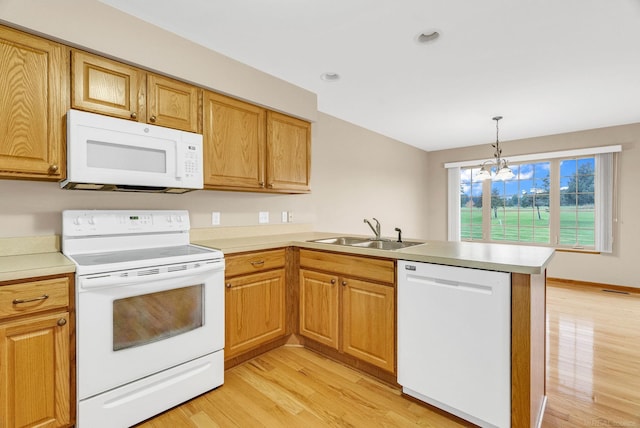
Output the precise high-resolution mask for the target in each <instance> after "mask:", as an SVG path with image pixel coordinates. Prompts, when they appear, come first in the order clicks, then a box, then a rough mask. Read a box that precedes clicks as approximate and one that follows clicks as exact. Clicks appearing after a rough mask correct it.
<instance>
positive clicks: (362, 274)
mask: <svg viewBox="0 0 640 428" xmlns="http://www.w3.org/2000/svg"><path fill="white" fill-rule="evenodd" d="M300 266H301V267H306V268H312V269H317V270H323V271H327V272H332V273H335V274H338V275H347V276H353V277H358V278H365V279H371V280H374V281H381V282H388V283H390V284H393V283H394V282H395V268H394V262H393V260H385V259H374V258H368V257H359V256H351V255H347V254H337V253H328V252H322V251H310V250H300Z"/></svg>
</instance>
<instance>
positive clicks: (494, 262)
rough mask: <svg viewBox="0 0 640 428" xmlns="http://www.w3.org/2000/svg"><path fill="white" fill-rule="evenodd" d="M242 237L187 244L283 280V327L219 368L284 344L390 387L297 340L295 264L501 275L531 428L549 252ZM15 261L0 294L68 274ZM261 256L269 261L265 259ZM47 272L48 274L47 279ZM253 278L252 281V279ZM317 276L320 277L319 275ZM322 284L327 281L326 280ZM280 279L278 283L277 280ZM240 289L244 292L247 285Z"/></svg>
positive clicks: (9, 258) (199, 236)
mask: <svg viewBox="0 0 640 428" xmlns="http://www.w3.org/2000/svg"><path fill="white" fill-rule="evenodd" d="M248 234H251V236H244V237H242V236H241V235H238V234H232V235H231V236H233V237H227V236H225V235H224V234H223V233H222V229H194V230H192V233H191V242H192V243H195V244H199V245H203V246H207V247H211V248H217V249H221V250H222V251H223V252H224V253H225V256H226V258H227V260H228V263H227V270H228V272H227V273H229V272H230V269H234V267H233V264H232V263H233V262H232V261H233V260H234V258H237V260H238V261H239V262H243V263H245V264H246V265H248V266H249V267H248V269H249V270H248V271H246V272H244V273H243V275H244V278H246V277H251V276H252V275H253V276H254V277H255V276H260V275H263V277H264V278H267V277H268V278H270V279H268V281H267V282H265V283H269V284H273V283H274V282H273V275H272V276H271V277H269V274H271V273H273V272H280V271H282V272H284V275H281V276H277V277H278V278H281V283H280V284H282V289H283V296H282V297H283V300H284V302H283V303H282V306H283V308H282V313H283V317H285V318H286V319H285V320H284V326H281V327H278V328H274V329H272V330H277V331H278V333H277V335H276V336H270V337H268V338H267V343H266V344H265V343H264V342H260V343H258V342H256V343H255V345H256V346H251V345H250V346H249V347H248V348H247V349H248V350H246V351H242V352H239V353H238V354H237V355H236V356H234V357H233V358H231V359H230V360H228V361H225V365H226V366H227V367H230V366H233V365H235V364H238V363H240V362H242V361H244V360H246V359H249V358H251V357H253V356H255V355H258V354H259V353H261V352H264V351H266V350H268V349H272V348H274V347H277V346H280V345H282V344H284V343H296V342H297V343H299V344H302V345H304V346H306V347H309V348H311V349H314V350H316V351H318V352H321V353H324V354H326V355H328V356H329V357H331V358H333V359H336V360H339V361H343V362H344V363H346V364H349V365H352V366H354V367H356V368H359V369H361V370H363V371H366V372H368V373H370V374H373V375H374V376H377V377H378V378H380V379H382V380H385V381H387V382H389V383H391V384H396V385H397V383H396V379H397V377H396V374H397V372H396V365H395V363H393V361H392V363H391V365H390V367H391V368H388V367H389V366H388V367H387V368H384V367H382V365H381V364H377V363H376V361H375V360H374V361H373V363H371V362H369V361H368V360H367V359H366V357H367V355H362V356H358V357H352V356H351V355H347V354H348V352H346V351H347V349H346V347H345V346H344V344H342V345H340V346H338V347H337V350H336V349H333V348H331V347H330V346H326V345H324V344H322V343H319V342H318V341H317V340H313V339H309V337H306V336H304V335H301V333H300V328H299V326H300V307H299V299H300V287H301V281H300V272H301V271H302V270H309V269H308V267H307V266H308V265H307V266H305V267H302V266H301V263H307V264H308V263H312V264H313V263H324V265H322V264H317V265H315V266H320V267H318V268H313V267H312V269H311V270H315V271H318V272H320V273H322V272H328V271H332V272H333V271H335V272H337V273H338V274H339V275H337V276H336V278H340V280H341V281H342V279H343V278H345V279H356V280H358V281H359V283H362V282H363V281H362V280H361V279H362V278H364V279H367V275H369V273H367V272H365V271H362V270H360V271H358V270H357V269H356V270H353V269H355V268H354V266H371V267H372V269H373V270H376V269H378V267H377V265H378V264H379V263H383V264H384V266H387V267H388V266H391V267H393V269H395V266H396V263H397V261H398V260H408V261H413V262H424V263H433V264H439V265H449V266H459V267H464V268H471V269H483V270H491V271H501V272H507V273H509V274H510V277H511V397H512V398H511V426H513V427H521V426H531V427H535V426H538V425H539V422H540V420H541V416H542V413H543V411H544V405H545V400H546V398H545V361H544V355H545V334H544V328H545V326H544V320H545V277H546V266H547V264H548V263H549V261H550V260H551V258H552V256H553V250H552V249H549V248H543V247H525V246H514V245H497V244H481V243H468V242H442V241H428V242H426V243H424V244H422V245H416V246H412V247H408V248H404V249H400V250H394V251H388V250H378V249H373V248H362V247H352V246H343V245H334V244H327V243H319V242H310V241H314V240H318V239H324V238H330V237H335V236H337V234H331V233H320V232H309V231H306V230H301V231H300V232H299V233H286V234H272V235H264V236H256V234H254V233H252V230H249V231H248ZM35 252H37V251H34V253H35ZM22 253H23V254H18V255H5V256H3V257H0V287H1V286H3V285H5V284H12V283H15V282H16V281H17V280H20V279H27V278H34V277H39V276H46V275H53V274H56V273H60V272H62V271H64V272H70V271H71V270H72V269H73V267H72V265H71V264H70V262H69V261H68V260H66V259H65V258H64V257H63V256H62V255H60V254H59V253H57V252H55V251H50V252H49V253H45V254H49V255H48V256H47V257H39V256H34V255H33V254H29V253H28V251H27V249H24V248H23V251H22ZM301 254H304V255H305V256H304V260H306V261H304V262H303V261H301ZM263 256H269V258H264V257H263ZM344 258H347V259H348V260H349V261H354V262H356V263H355V264H340V263H337V264H336V263H335V261H336V260H338V261H340V260H342V259H344ZM254 259H255V260H254ZM52 260H53V261H52ZM56 260H57V262H56ZM44 261H46V266H42V265H43V263H44ZM5 262H6V263H5ZM251 262H254V263H251ZM363 262H364V263H365V264H363ZM30 263H31V264H33V263H35V264H33V269H34V270H32V269H31V268H30ZM56 263H57V264H56ZM331 263H333V264H331ZM322 266H327V267H322ZM387 267H385V269H387ZM47 269H50V270H51V271H50V272H49V271H47ZM253 270H255V271H256V272H259V273H252V271H253ZM265 271H266V272H265ZM387 272H388V271H387ZM385 275H388V274H385ZM325 276H327V275H326V274H325ZM327 277H328V278H333V277H332V276H330V275H329V276H327ZM237 278H243V276H242V275H240V276H235V277H234V278H232V279H233V280H234V281H235V280H236V279H237ZM282 278H284V279H283V280H282ZM379 278H383V277H376V279H373V280H371V282H372V283H374V285H380V284H381V285H382V286H383V288H384V289H387V288H388V289H390V290H392V294H391V298H392V299H393V301H395V293H396V276H395V272H393V274H392V275H391V276H390V279H384V278H389V277H388V276H387V277H384V278H383V279H379ZM269 281H271V282H269ZM387 281H390V282H387ZM353 282H357V281H353ZM225 283H226V284H227V290H228V291H229V290H231V289H233V288H231V287H230V284H232V283H233V281H231V280H227V281H225ZM276 283H277V282H276ZM243 284H244V285H246V284H248V282H244V283H243ZM248 302H251V301H248ZM245 304H246V303H245ZM392 308H393V309H392V310H393V317H391V318H393V320H392V321H393V322H392V323H391V324H390V325H391V326H392V327H393V326H395V318H396V313H395V310H396V309H395V304H394V305H393V306H392ZM234 315H237V314H234ZM368 319H369V318H367V319H366V320H368ZM227 329H229V326H227ZM376 329H377V326H376ZM372 330H373V328H372ZM392 337H393V339H392V341H393V344H392V349H393V352H392V356H391V358H393V357H394V356H395V355H393V354H395V346H396V335H395V330H393V334H392ZM227 348H228V345H227ZM342 350H345V353H342ZM376 364H377V365H376ZM381 367H382V368H381Z"/></svg>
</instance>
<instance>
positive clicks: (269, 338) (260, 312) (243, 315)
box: [224, 249, 286, 361]
mask: <svg viewBox="0 0 640 428" xmlns="http://www.w3.org/2000/svg"><path fill="white" fill-rule="evenodd" d="M225 263H226V269H225V278H226V279H225V283H226V294H225V351H224V357H225V361H228V360H230V359H232V358H235V357H237V356H238V355H241V354H243V353H246V352H247V351H251V350H255V349H257V348H259V347H261V346H262V345H265V344H268V343H270V342H273V341H274V340H276V339H279V338H283V337H284V336H285V334H286V304H285V302H286V301H285V299H286V282H285V280H286V270H285V250H284V249H276V250H269V251H256V252H251V253H244V254H233V255H230V256H228V257H227V258H226V260H225Z"/></svg>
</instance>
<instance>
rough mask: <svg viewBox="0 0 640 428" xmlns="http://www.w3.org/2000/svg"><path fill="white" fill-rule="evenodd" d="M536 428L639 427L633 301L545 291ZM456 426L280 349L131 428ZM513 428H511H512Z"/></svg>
mask: <svg viewBox="0 0 640 428" xmlns="http://www.w3.org/2000/svg"><path fill="white" fill-rule="evenodd" d="M547 397H548V403H547V411H546V413H545V417H544V420H543V425H542V426H543V428H579V427H580V428H581V427H640V294H631V295H622V294H615V293H607V292H603V291H600V290H599V289H596V288H593V287H576V286H563V285H561V284H554V283H551V282H550V283H549V284H548V287H547ZM327 426H332V427H376V426H379V427H383V426H384V427H415V426H420V427H438V428H440V427H443V428H445V427H460V426H464V425H461V424H460V423H457V422H454V421H452V420H449V419H447V418H445V417H443V416H442V415H440V414H438V413H435V412H433V411H432V410H430V409H429V408H427V407H424V406H421V405H419V404H417V403H415V402H413V401H410V400H407V399H405V398H403V397H401V396H400V392H399V391H398V390H397V389H395V388H392V387H389V386H388V385H386V384H384V383H381V382H379V381H377V380H375V379H373V378H371V377H369V376H368V375H365V374H362V373H360V372H357V371H355V370H352V369H350V368H348V367H345V366H343V365H341V364H338V363H335V362H333V361H331V360H328V359H327V358H324V357H323V356H321V355H319V354H316V353H314V352H312V351H309V350H306V349H303V348H295V347H283V348H278V349H276V350H273V351H271V352H269V353H267V354H264V355H261V356H259V357H257V358H255V359H253V360H251V361H248V362H246V363H244V364H242V365H239V366H237V367H234V368H232V369H230V370H227V371H226V372H225V384H224V386H223V387H221V388H218V389H217V390H215V391H212V392H210V393H208V394H204V395H202V396H200V397H197V398H195V399H193V400H191V401H189V402H187V403H185V404H183V405H181V406H179V407H176V408H174V409H171V410H170V411H167V412H165V413H163V414H161V415H159V416H157V417H155V418H152V419H149V420H147V421H146V422H144V423H142V424H140V425H138V426H137V427H138V428H168V427H171V428H174V427H192V428H210V427H287V428H288V427H327ZM515 428H521V427H515Z"/></svg>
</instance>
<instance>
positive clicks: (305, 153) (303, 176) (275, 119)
mask: <svg viewBox="0 0 640 428" xmlns="http://www.w3.org/2000/svg"><path fill="white" fill-rule="evenodd" d="M310 174H311V124H310V123H309V122H306V121H304V120H300V119H296V118H293V117H290V116H287V115H284V114H280V113H276V112H272V111H269V112H268V113H267V188H268V189H273V190H281V191H289V192H291V193H305V192H309V191H310V188H309V180H310Z"/></svg>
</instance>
